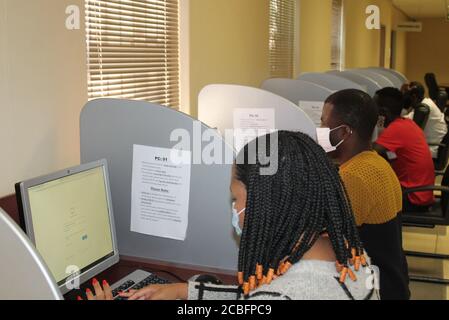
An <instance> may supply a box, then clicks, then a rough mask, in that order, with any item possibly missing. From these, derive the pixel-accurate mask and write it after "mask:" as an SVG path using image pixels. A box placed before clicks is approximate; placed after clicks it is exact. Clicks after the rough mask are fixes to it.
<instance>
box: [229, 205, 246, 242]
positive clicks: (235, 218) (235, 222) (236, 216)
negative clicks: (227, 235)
mask: <svg viewBox="0 0 449 320" xmlns="http://www.w3.org/2000/svg"><path fill="white" fill-rule="evenodd" d="M243 211H245V209H242V210H240V212H237V210H236V209H235V202H233V203H232V226H233V227H234V230H235V233H236V234H237V235H238V236H239V237H240V236H241V235H242V233H243V231H242V228H240V218H239V217H240V215H241V214H242V212H243Z"/></svg>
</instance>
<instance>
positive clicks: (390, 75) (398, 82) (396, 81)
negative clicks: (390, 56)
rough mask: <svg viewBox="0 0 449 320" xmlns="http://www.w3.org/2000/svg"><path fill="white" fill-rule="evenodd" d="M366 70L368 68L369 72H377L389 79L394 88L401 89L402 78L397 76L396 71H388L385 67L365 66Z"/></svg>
mask: <svg viewBox="0 0 449 320" xmlns="http://www.w3.org/2000/svg"><path fill="white" fill-rule="evenodd" d="M366 70H369V71H371V72H375V73H377V74H380V75H382V76H384V77H386V78H387V79H389V80H390V81H391V82H392V83H393V85H394V87H395V88H398V89H401V88H402V85H403V84H404V83H405V82H404V80H403V79H402V78H401V77H400V76H398V75H397V74H396V73H393V72H390V71H388V70H387V69H383V68H366Z"/></svg>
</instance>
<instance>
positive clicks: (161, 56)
mask: <svg viewBox="0 0 449 320" xmlns="http://www.w3.org/2000/svg"><path fill="white" fill-rule="evenodd" d="M178 10H179V3H178V0H85V16H86V38H87V56H88V57H87V62H88V96H89V99H96V98H101V97H110V98H122V99H132V100H145V101H149V102H153V103H158V104H161V105H165V106H170V107H172V108H176V109H178V108H179V100H180V97H179V96H180V93H179V91H180V90H179V81H180V80H179V16H178Z"/></svg>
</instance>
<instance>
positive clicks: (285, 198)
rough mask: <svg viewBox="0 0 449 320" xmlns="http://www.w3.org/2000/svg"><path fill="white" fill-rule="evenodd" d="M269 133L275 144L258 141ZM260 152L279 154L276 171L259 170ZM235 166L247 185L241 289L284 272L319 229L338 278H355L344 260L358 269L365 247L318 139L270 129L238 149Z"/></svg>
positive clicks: (313, 240)
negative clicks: (326, 240) (332, 255)
mask: <svg viewBox="0 0 449 320" xmlns="http://www.w3.org/2000/svg"><path fill="white" fill-rule="evenodd" d="M273 135H274V136H273ZM273 138H275V139H276V141H277V147H275V148H273V146H272V144H270V143H261V139H265V140H264V141H268V140H270V139H273ZM262 145H263V147H262ZM261 149H263V150H261ZM252 151H256V152H252ZM261 153H264V154H265V155H269V157H270V159H272V158H273V156H275V155H276V154H277V156H276V157H277V162H278V164H277V172H276V173H274V174H271V175H262V174H260V173H261V169H262V168H264V167H266V166H267V165H266V164H261V161H259V158H260V155H261ZM263 163H265V162H263ZM235 172H236V178H237V179H238V180H239V181H241V182H242V183H243V184H244V185H245V186H246V190H247V200H246V210H245V219H244V226H243V233H242V237H241V240H240V250H239V260H238V271H239V272H238V280H239V283H240V285H242V286H243V291H244V294H245V295H248V294H249V292H250V291H252V290H254V289H255V288H256V287H258V286H260V285H263V284H270V283H271V281H272V280H273V277H274V276H275V275H278V276H281V275H282V274H284V273H285V272H287V270H288V269H289V268H290V267H291V266H292V265H293V264H295V263H297V262H298V261H299V260H301V258H302V257H303V256H304V254H305V253H306V252H307V251H308V250H309V249H311V248H312V247H313V245H314V244H315V242H316V241H317V240H318V239H319V237H321V236H322V235H323V234H324V235H327V236H328V237H329V239H330V241H331V243H332V247H333V250H334V252H335V255H336V257H337V262H336V267H337V270H338V271H339V272H340V273H341V276H340V281H341V282H345V279H346V276H347V274H349V276H350V277H351V278H352V279H353V280H356V279H355V275H354V273H353V272H352V271H351V269H350V268H349V267H348V263H350V264H354V265H355V268H356V270H358V268H359V267H360V265H363V266H365V265H366V260H365V259H364V255H363V247H362V244H361V241H360V238H359V234H358V230H357V227H356V224H355V220H354V215H353V212H352V209H351V205H350V202H349V198H348V196H347V194H346V191H345V189H344V186H343V183H342V181H341V179H340V176H339V174H338V171H337V168H336V167H335V166H334V165H333V164H332V163H331V162H330V160H329V159H328V157H327V155H326V153H325V152H324V150H323V149H322V148H321V147H320V146H319V145H317V144H316V143H315V142H314V141H313V140H312V139H311V138H310V137H308V136H306V135H304V134H302V133H295V132H288V131H279V132H276V133H272V134H271V135H267V136H265V137H260V138H258V139H256V140H253V141H252V142H250V143H249V144H248V145H246V146H245V148H244V149H242V151H241V152H240V153H239V155H238V156H237V160H236V164H235Z"/></svg>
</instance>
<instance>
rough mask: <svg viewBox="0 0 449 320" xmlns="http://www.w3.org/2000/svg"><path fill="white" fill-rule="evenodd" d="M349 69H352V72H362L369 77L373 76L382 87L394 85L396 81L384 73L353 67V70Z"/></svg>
mask: <svg viewBox="0 0 449 320" xmlns="http://www.w3.org/2000/svg"><path fill="white" fill-rule="evenodd" d="M348 71H352V72H356V73H360V74H362V75H365V76H367V77H368V78H371V79H373V80H374V81H376V82H377V83H378V84H379V85H380V86H381V87H382V88H387V87H394V83H393V82H392V81H391V80H390V79H388V78H387V77H385V76H384V75H382V74H379V73H377V72H374V71H372V70H367V69H352V70H348Z"/></svg>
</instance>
